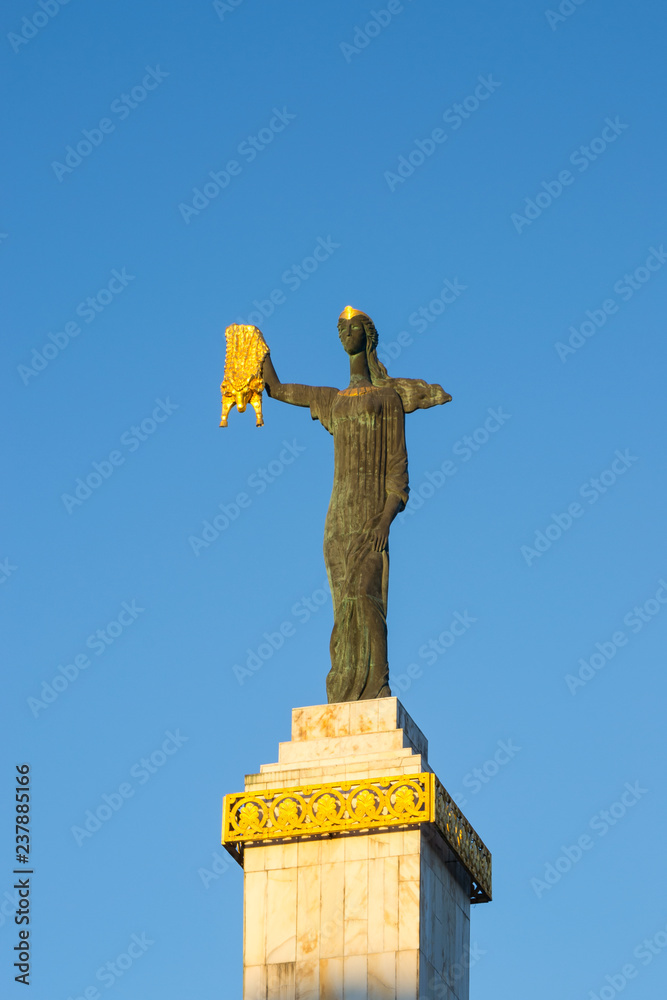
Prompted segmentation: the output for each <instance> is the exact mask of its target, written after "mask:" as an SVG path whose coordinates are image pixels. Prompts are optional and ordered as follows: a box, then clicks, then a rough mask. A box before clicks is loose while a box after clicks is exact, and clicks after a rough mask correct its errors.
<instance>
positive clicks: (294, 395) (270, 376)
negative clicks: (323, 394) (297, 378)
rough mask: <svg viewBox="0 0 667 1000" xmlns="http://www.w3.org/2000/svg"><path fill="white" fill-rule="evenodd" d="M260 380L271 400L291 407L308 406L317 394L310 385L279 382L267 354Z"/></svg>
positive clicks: (314, 388)
mask: <svg viewBox="0 0 667 1000" xmlns="http://www.w3.org/2000/svg"><path fill="white" fill-rule="evenodd" d="M262 378H263V379H264V384H265V385H266V391H267V393H268V394H269V396H270V397H271V399H279V400H280V401H281V403H292V405H293V406H310V405H311V403H312V402H313V400H314V398H315V393H316V392H317V389H316V387H315V386H312V385H298V384H297V383H293V384H289V383H287V382H281V381H280V379H279V378H278V376H277V374H276V370H275V368H274V367H273V362H272V361H271V355H270V354H267V356H266V358H265V359H264V367H263V368H262Z"/></svg>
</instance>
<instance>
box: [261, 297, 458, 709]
mask: <svg viewBox="0 0 667 1000" xmlns="http://www.w3.org/2000/svg"><path fill="white" fill-rule="evenodd" d="M338 334H339V336H340V339H341V341H342V344H343V347H344V348H345V350H346V351H347V353H348V354H349V356H350V384H349V386H348V387H347V389H342V390H340V391H339V390H338V389H333V388H330V387H329V386H310V385H287V384H285V383H283V382H281V381H280V379H279V378H278V376H277V375H276V372H275V369H274V367H273V364H272V362H271V358H270V357H267V358H266V360H265V362H264V368H263V377H264V381H265V383H266V390H267V392H268V394H269V395H270V396H271V398H272V399H279V400H281V401H282V402H284V403H292V404H293V405H295V406H309V407H310V414H311V416H312V418H313V420H319V421H320V422H321V423H322V425H323V426H324V427H325V428H326V429H327V430H328V431H329V433H330V434H333V439H334V483H333V491H332V494H331V501H330V503H329V511H328V513H327V520H326V526H325V530H324V561H325V563H326V567H327V573H328V576H329V584H330V586H331V594H332V597H333V609H334V627H333V632H332V633H331V647H330V648H331V670H330V671H329V674H328V676H327V697H328V700H329V702H339V701H359V700H361V699H367V698H383V697H388V696H389V695H390V694H391V691H390V690H389V667H388V664H387V582H388V574H389V550H388V544H387V543H388V538H389V528H390V526H391V523H392V521H393V520H394V518H395V517H396V515H397V514H398V513H399V512H400V511H402V510H403V508H404V507H405V505H406V503H407V500H408V455H407V451H406V447H405V414H406V413H412V411H413V410H417V409H426V408H427V407H429V406H436V405H437V404H438V403H446V402H448V401H449V400H450V399H451V398H452V397H451V396H450V395H449V394H448V393H446V392H445V391H444V389H442V387H441V386H439V385H427V384H426V382H424V381H422V380H421V379H407V378H390V376H389V375H388V374H387V369H386V368H385V367H384V365H383V364H382V363H381V362H380V360H379V359H378V356H377V350H376V349H377V342H378V336H377V331H376V329H375V326H374V325H373V321H372V320H371V319H370V317H369V316H367V315H366V313H363V312H360V311H359V310H358V309H352V307H351V306H347V307H346V308H345V309H344V310H343V312H342V313H341V315H340V318H339V320H338Z"/></svg>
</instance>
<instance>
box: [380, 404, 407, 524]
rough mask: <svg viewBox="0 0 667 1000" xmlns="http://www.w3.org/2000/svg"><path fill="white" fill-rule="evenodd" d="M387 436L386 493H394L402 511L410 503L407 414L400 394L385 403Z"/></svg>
mask: <svg viewBox="0 0 667 1000" xmlns="http://www.w3.org/2000/svg"><path fill="white" fill-rule="evenodd" d="M384 411H385V421H386V434H387V474H386V479H385V492H386V493H387V494H389V493H393V494H395V495H396V496H398V497H399V499H400V501H401V507H400V510H403V508H404V507H405V505H406V503H407V502H408V494H409V492H410V487H409V486H408V449H407V447H406V444H405V413H404V412H403V405H402V403H401V400H400V398H399V396H398V394H395V398H394V397H393V396H392V397H391V398H390V399H388V400H387V401H386V403H385V407H384Z"/></svg>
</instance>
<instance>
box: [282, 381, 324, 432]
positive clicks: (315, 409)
mask: <svg viewBox="0 0 667 1000" xmlns="http://www.w3.org/2000/svg"><path fill="white" fill-rule="evenodd" d="M270 395H271V398H272V399H279V400H280V401H281V402H283V403H291V404H292V405H293V406H309V407H310V415H311V417H312V418H313V420H319V421H320V423H321V424H322V425H323V426H324V427H326V429H327V430H328V431H329V432H330V433H331V432H332V427H331V410H332V407H333V402H334V399H335V398H336V396H337V395H338V390H337V389H333V388H331V387H330V386H327V385H299V384H298V383H289V382H281V383H280V385H279V386H275V387H274V388H273V389H272V390H271V393H270Z"/></svg>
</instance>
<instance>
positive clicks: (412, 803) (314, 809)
mask: <svg viewBox="0 0 667 1000" xmlns="http://www.w3.org/2000/svg"><path fill="white" fill-rule="evenodd" d="M432 777H433V775H430V774H416V775H409V776H407V777H398V778H373V779H371V780H370V781H351V782H343V783H339V782H335V783H333V784H321V785H306V786H303V787H297V788H280V789H271V790H266V791H261V792H241V793H240V794H238V795H227V796H225V808H224V817H223V827H222V841H223V843H224V844H228V843H234V842H242V843H252V842H255V841H259V840H275V839H279V838H280V839H282V838H285V837H312V836H322V835H323V834H327V833H350V832H351V831H354V830H370V829H374V828H376V827H387V826H405V825H406V824H410V823H423V822H424V821H425V820H426V821H427V822H428V821H430V820H431V818H432V803H433V793H432V788H431V785H432V781H431V779H432Z"/></svg>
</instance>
